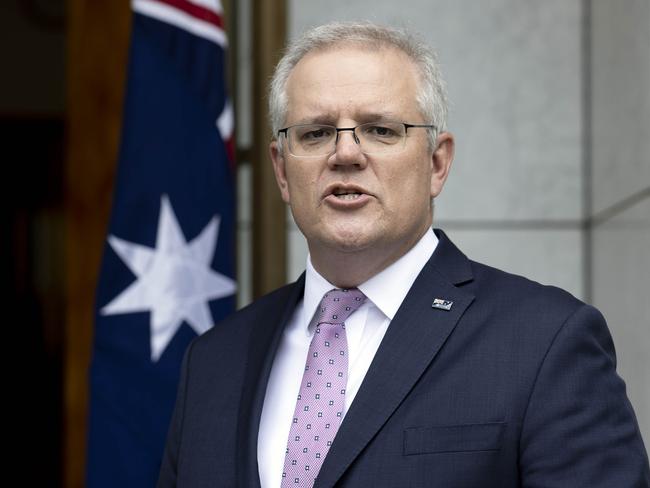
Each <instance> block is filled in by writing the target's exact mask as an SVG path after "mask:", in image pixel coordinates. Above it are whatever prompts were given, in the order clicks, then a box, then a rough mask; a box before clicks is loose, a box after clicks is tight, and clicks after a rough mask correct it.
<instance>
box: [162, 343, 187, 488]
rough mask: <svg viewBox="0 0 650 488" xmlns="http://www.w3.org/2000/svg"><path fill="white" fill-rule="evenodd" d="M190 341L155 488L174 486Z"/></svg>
mask: <svg viewBox="0 0 650 488" xmlns="http://www.w3.org/2000/svg"><path fill="white" fill-rule="evenodd" d="M193 345H194V342H192V343H190V345H189V347H188V348H187V350H186V351H185V356H184V357H183V362H182V364H181V376H180V382H179V385H178V393H177V395H176V404H175V406H174V412H173V414H172V419H171V422H170V424H169V431H168V433H167V443H166V445H165V452H164V454H163V458H162V464H161V467H160V474H159V476H158V484H157V485H156V487H157V488H174V487H176V482H177V475H178V466H179V460H180V446H181V440H182V436H183V416H184V413H185V399H186V394H187V377H188V374H189V363H190V355H191V351H192V346H193Z"/></svg>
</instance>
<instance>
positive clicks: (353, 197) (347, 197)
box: [336, 193, 361, 200]
mask: <svg viewBox="0 0 650 488" xmlns="http://www.w3.org/2000/svg"><path fill="white" fill-rule="evenodd" d="M336 196H337V197H338V198H340V199H341V200H356V199H357V198H359V197H360V196H361V195H360V194H358V193H344V194H342V195H336Z"/></svg>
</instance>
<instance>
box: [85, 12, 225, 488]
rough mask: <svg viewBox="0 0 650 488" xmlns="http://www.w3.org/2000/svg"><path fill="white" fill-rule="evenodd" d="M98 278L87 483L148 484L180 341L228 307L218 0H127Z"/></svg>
mask: <svg viewBox="0 0 650 488" xmlns="http://www.w3.org/2000/svg"><path fill="white" fill-rule="evenodd" d="M131 5H132V10H133V25H132V36H131V48H130V55H129V67H128V83H127V90H126V99H125V106H124V121H123V127H122V140H121V147H120V158H119V164H118V170H117V177H116V181H115V191H114V197H113V208H112V214H111V221H110V225H109V229H108V235H107V239H106V246H105V250H104V257H103V261H102V266H101V271H100V279H99V283H98V286H97V294H96V310H95V337H94V346H93V357H92V365H91V370H90V417H89V439H88V462H87V486H88V487H89V488H98V487H111V488H114V487H116V486H119V487H120V488H129V487H134V488H135V487H137V488H143V487H148V486H151V487H153V486H155V484H156V481H157V478H158V471H159V468H160V461H161V458H162V453H163V450H164V445H165V439H166V435H167V429H168V424H169V420H170V418H171V413H172V409H173V406H174V401H175V398H176V385H177V383H178V379H179V373H180V364H181V360H182V358H183V354H184V352H185V349H186V347H187V345H188V343H189V342H190V341H191V340H192V339H193V338H194V337H196V336H197V335H198V334H201V333H203V332H205V331H206V330H208V329H209V328H210V327H212V326H213V324H215V323H216V322H218V321H219V320H220V319H221V318H223V317H224V316H225V315H227V314H228V313H230V312H231V311H232V310H234V306H235V296H234V293H235V288H236V285H235V281H234V238H235V235H234V232H235V220H234V219H235V215H234V194H235V192H234V175H233V128H234V122H233V110H232V105H231V103H230V102H229V100H228V97H227V90H226V76H225V65H226V47H227V39H226V34H225V31H224V23H223V17H222V8H221V5H220V4H219V2H218V0H133V1H132V4H131Z"/></svg>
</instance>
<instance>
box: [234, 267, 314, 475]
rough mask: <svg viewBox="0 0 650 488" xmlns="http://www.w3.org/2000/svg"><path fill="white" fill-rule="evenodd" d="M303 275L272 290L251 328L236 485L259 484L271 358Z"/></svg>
mask: <svg viewBox="0 0 650 488" xmlns="http://www.w3.org/2000/svg"><path fill="white" fill-rule="evenodd" d="M304 287H305V275H304V273H303V275H302V276H301V277H300V278H299V279H298V281H296V282H295V283H294V284H292V285H290V286H289V287H288V288H285V293H284V294H280V293H279V292H275V293H274V295H279V296H276V297H274V298H275V300H274V301H275V302H276V303H274V304H272V305H271V306H269V307H262V308H261V311H260V314H259V317H258V319H257V321H256V325H255V326H254V327H253V329H252V333H251V337H250V345H249V348H248V356H247V358H246V375H245V380H244V384H243V389H242V396H241V402H240V407H241V408H240V413H239V422H238V435H237V441H238V445H237V473H238V483H239V486H242V487H246V488H259V486H260V478H259V470H258V465H257V435H258V430H259V424H260V417H261V415H262V407H263V405H264V396H265V394H266V385H267V383H268V379H269V375H270V373H271V367H272V365H273V359H274V357H275V353H276V351H277V348H278V345H279V343H280V338H281V337H282V331H283V330H284V328H285V325H286V324H287V322H288V321H289V319H290V318H291V316H292V314H293V311H294V309H295V308H296V305H297V304H298V302H299V301H300V300H301V299H302V296H303V292H304Z"/></svg>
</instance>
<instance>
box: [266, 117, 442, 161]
mask: <svg viewBox="0 0 650 488" xmlns="http://www.w3.org/2000/svg"><path fill="white" fill-rule="evenodd" d="M381 122H390V123H392V124H401V125H403V126H404V136H405V137H406V135H407V134H408V130H409V129H412V128H416V129H417V128H423V129H432V130H433V131H434V133H435V132H437V131H438V128H437V127H436V126H435V125H433V124H409V123H406V122H396V121H392V120H391V121H376V122H364V123H363V124H359V125H355V126H354V127H336V126H334V125H328V124H294V125H289V126H287V127H285V128H284V129H280V130H278V137H280V134H284V138H285V139H286V140H287V149H289V134H288V131H289V129H292V128H293V127H301V126H309V125H315V126H320V127H331V128H332V129H334V130H335V131H336V137H335V138H334V151H333V152H331V153H329V155H331V154H334V152H336V144H338V142H339V133H340V132H342V131H352V137H353V139H354V142H355V144H357V145H358V146H361V141H360V140H359V138H358V137H357V133H356V130H357V129H358V128H359V127H361V126H364V125H369V124H374V123H378V124H379V123H381ZM361 152H363V153H364V154H381V153H366V152H365V151H361ZM289 153H290V154H291V155H292V156H294V157H296V158H322V157H323V156H327V155H328V154H327V153H324V154H317V155H315V156H307V155H302V156H298V155H296V154H293V153H292V152H291V150H290V149H289Z"/></svg>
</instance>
